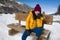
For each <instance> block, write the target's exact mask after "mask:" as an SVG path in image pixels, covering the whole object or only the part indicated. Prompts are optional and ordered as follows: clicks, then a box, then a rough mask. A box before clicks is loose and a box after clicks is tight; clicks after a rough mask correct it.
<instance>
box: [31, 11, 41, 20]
mask: <svg viewBox="0 0 60 40" xmlns="http://www.w3.org/2000/svg"><path fill="white" fill-rule="evenodd" d="M32 14H33V19H34V20H36V19H37V18H38V19H39V18H41V17H42V14H41V13H39V14H38V15H37V16H36V14H35V12H34V11H32Z"/></svg>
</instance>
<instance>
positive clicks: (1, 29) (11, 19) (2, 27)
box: [0, 14, 60, 40]
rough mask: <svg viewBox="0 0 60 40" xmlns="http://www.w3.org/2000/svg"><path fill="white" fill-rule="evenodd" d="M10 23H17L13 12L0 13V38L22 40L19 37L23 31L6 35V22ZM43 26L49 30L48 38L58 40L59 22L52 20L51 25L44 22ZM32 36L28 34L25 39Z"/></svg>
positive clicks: (59, 39) (28, 39) (59, 32)
mask: <svg viewBox="0 0 60 40" xmlns="http://www.w3.org/2000/svg"><path fill="white" fill-rule="evenodd" d="M21 22H24V21H21ZM11 23H18V21H17V20H15V14H0V40H22V39H21V37H22V34H23V33H18V34H16V35H14V36H10V35H8V30H9V29H10V28H8V27H7V24H11ZM22 24H23V23H22ZM24 24H25V22H24ZM44 28H45V29H47V30H50V31H51V34H50V37H49V40H60V23H57V22H53V24H52V25H47V24H45V25H44ZM33 38H34V36H28V38H27V40H33Z"/></svg>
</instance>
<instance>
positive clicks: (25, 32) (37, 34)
mask: <svg viewBox="0 0 60 40" xmlns="http://www.w3.org/2000/svg"><path fill="white" fill-rule="evenodd" d="M42 31H43V28H35V29H33V30H30V33H31V32H34V33H36V36H37V37H39V36H40V35H41V34H42ZM29 35H30V34H29ZM29 35H28V33H27V30H25V31H24V33H23V35H22V40H26V38H27V36H29Z"/></svg>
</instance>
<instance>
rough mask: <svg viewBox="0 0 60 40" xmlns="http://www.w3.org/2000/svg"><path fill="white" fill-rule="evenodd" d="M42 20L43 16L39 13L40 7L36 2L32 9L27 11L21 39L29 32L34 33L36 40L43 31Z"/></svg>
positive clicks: (24, 38)
mask: <svg viewBox="0 0 60 40" xmlns="http://www.w3.org/2000/svg"><path fill="white" fill-rule="evenodd" d="M43 20H44V18H43V16H42V14H41V7H40V6H39V4H37V5H36V7H35V8H34V10H32V11H30V12H29V15H28V17H27V19H26V30H25V31H24V33H23V36H22V40H26V38H27V36H29V35H30V33H31V32H34V33H36V36H37V40H38V37H39V36H40V35H41V34H42V31H43Z"/></svg>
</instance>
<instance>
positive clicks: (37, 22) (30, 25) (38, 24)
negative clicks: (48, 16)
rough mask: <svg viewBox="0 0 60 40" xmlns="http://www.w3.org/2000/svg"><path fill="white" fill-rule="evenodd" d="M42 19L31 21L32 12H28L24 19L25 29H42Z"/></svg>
mask: <svg viewBox="0 0 60 40" xmlns="http://www.w3.org/2000/svg"><path fill="white" fill-rule="evenodd" d="M43 19H44V18H43V17H41V18H40V19H36V20H34V19H33V14H32V11H30V12H29V15H28V17H27V19H26V29H27V30H30V29H34V28H36V27H42V26H43V25H42V24H43Z"/></svg>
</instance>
